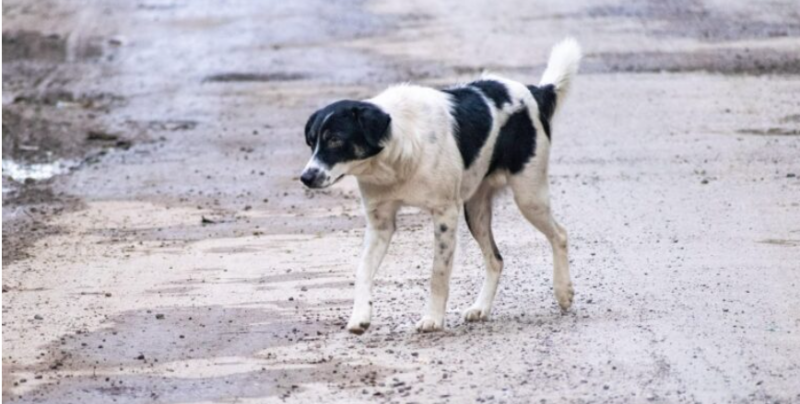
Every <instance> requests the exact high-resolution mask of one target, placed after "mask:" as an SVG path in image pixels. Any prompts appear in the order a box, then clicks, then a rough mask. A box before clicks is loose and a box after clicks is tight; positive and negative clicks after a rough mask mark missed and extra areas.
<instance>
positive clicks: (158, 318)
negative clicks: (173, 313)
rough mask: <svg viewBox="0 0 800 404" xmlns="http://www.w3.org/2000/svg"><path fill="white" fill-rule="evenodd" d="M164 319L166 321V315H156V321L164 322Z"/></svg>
mask: <svg viewBox="0 0 800 404" xmlns="http://www.w3.org/2000/svg"><path fill="white" fill-rule="evenodd" d="M163 319H164V315H163V314H161V313H159V314H156V320H163Z"/></svg>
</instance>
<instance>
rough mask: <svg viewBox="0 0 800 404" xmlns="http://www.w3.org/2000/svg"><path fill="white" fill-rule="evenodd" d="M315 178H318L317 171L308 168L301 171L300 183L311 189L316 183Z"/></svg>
mask: <svg viewBox="0 0 800 404" xmlns="http://www.w3.org/2000/svg"><path fill="white" fill-rule="evenodd" d="M317 177H319V169H316V168H309V169H307V170H305V171H303V174H302V175H301V176H300V181H302V182H303V184H305V185H306V186H307V187H313V186H314V183H315V182H316V181H317Z"/></svg>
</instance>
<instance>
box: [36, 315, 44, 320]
mask: <svg viewBox="0 0 800 404" xmlns="http://www.w3.org/2000/svg"><path fill="white" fill-rule="evenodd" d="M33 319H34V320H44V317H42V316H40V315H38V314H37V315H35V316H33Z"/></svg>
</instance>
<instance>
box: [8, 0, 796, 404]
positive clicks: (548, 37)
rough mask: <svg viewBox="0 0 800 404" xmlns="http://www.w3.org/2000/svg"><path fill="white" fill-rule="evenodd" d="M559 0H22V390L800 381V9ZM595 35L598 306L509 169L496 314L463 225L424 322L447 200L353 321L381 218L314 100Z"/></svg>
mask: <svg viewBox="0 0 800 404" xmlns="http://www.w3.org/2000/svg"><path fill="white" fill-rule="evenodd" d="M541 3H544V2H541ZM550 3H557V2H547V4H537V2H526V1H509V2H497V1H495V2H486V1H457V0H446V1H441V2H428V1H399V0H390V1H385V2H361V1H357V0H341V1H335V2H329V1H323V0H311V1H303V2H294V1H292V2H289V1H270V2H244V1H239V2H210V1H194V0H193V1H188V0H178V1H160V0H142V1H136V2H129V1H120V0H102V1H97V2H90V3H84V2H79V1H71V0H59V1H55V0H47V1H44V0H43V1H36V2H28V1H23V0H11V1H5V2H4V4H3V30H4V32H3V84H4V86H3V226H4V228H3V399H4V402H12V403H13V402H19V403H82V404H85V403H109V402H116V403H185V402H192V403H210V402H226V403H263V402H281V401H285V402H298V403H299V402H309V403H318V402H341V403H355V402H403V403H405V402H409V403H410V402H419V403H421V402H425V403H428V402H443V403H447V402H449V403H463V402H484V403H491V402H497V403H533V402H536V403H546V402H574V403H589V402H656V403H658V402H662V403H675V402H681V403H682V402H687V403H688V402H691V403H695V402H700V403H728V402H735V403H751V402H765V403H766V402H769V403H790V402H800V383H798V382H797V381H798V380H800V264H798V262H800V178H798V177H799V176H800V137H798V135H800V80H798V78H800V23H798V21H800V14H799V13H800V9H798V8H797V7H796V4H793V3H794V2H793V1H791V0H785V1H773V2H769V3H764V2H747V1H738V0H737V1H724V2H723V1H719V0H702V1H700V0H687V1H683V2H680V3H677V4H672V3H671V2H670V4H666V5H665V4H662V3H663V2H644V1H638V0H637V1H633V2H628V3H627V5H624V6H621V5H619V4H617V3H616V2H611V1H602V2H596V1H579V2H561V3H565V4H558V5H557V4H550ZM762 3H763V4H762ZM567 35H572V36H575V37H576V38H578V40H579V41H580V42H581V43H582V45H583V47H584V49H585V51H586V58H585V60H584V63H583V66H582V71H581V73H580V74H579V77H578V78H577V81H576V85H575V88H574V93H573V95H572V96H571V98H570V99H569V100H568V102H567V104H566V106H565V108H564V109H563V110H562V111H561V115H560V117H559V119H558V120H557V122H556V123H555V126H554V140H553V143H554V144H553V151H552V159H551V167H552V171H551V177H552V179H551V183H552V186H551V190H552V193H553V204H554V208H555V212H556V215H557V217H558V218H559V220H560V221H561V222H562V223H563V225H564V226H565V227H566V228H567V229H568V230H569V232H570V235H571V268H572V271H573V275H574V279H573V281H574V283H575V289H576V302H575V305H574V308H573V309H572V310H571V311H570V312H569V313H568V314H566V315H562V314H560V312H559V310H558V307H557V305H556V303H555V301H554V299H553V297H552V290H551V276H552V275H551V272H552V270H551V268H552V266H551V265H552V264H551V255H550V252H549V249H548V247H547V245H546V242H545V240H544V239H543V237H542V236H541V235H539V234H537V233H536V232H535V231H534V230H533V229H532V228H531V227H530V226H529V225H528V224H527V222H525V221H524V220H523V219H522V217H521V216H520V214H519V213H518V212H517V211H516V209H515V208H514V207H513V203H511V201H510V200H509V198H508V195H504V196H502V197H501V198H499V200H498V201H497V203H496V220H495V225H494V227H495V234H496V237H497V239H498V244H499V246H500V249H501V250H502V252H503V256H504V257H505V259H506V267H505V268H506V269H505V272H504V274H503V278H502V280H501V286H500V292H499V296H498V299H497V303H496V308H495V309H494V312H493V317H492V319H491V320H490V321H488V322H486V323H480V324H465V323H464V322H463V321H462V320H461V316H460V312H461V310H463V309H464V308H465V307H467V306H468V305H469V303H471V301H472V300H473V299H474V297H475V295H476V294H477V292H478V288H479V286H480V283H481V280H482V272H483V263H482V262H483V261H482V259H481V257H480V252H479V251H478V248H477V246H476V245H475V243H474V241H472V240H471V238H470V237H469V236H468V233H467V231H466V229H465V226H461V228H460V229H459V232H460V241H459V254H458V260H457V267H456V269H455V271H454V276H453V286H452V291H451V300H450V304H449V311H448V317H447V331H445V332H442V333H437V334H431V335H419V334H417V333H415V332H414V330H413V324H414V322H415V321H416V320H417V319H418V316H419V315H420V313H421V312H422V309H423V305H424V299H425V296H426V293H427V280H428V274H429V270H430V269H429V267H430V264H431V257H432V251H431V247H430V244H431V240H432V229H431V225H430V223H429V219H428V216H427V215H426V214H425V213H423V212H418V211H415V210H406V211H403V212H402V213H401V216H400V220H399V228H400V231H399V232H398V234H397V236H396V237H395V241H394V243H393V245H392V247H391V249H390V251H389V255H388V256H387V258H386V260H385V264H384V265H383V267H382V268H381V270H380V273H379V281H378V283H377V292H376V297H377V299H376V301H375V317H374V319H373V323H372V327H371V328H370V330H369V332H368V333H366V334H365V335H362V336H353V335H349V334H347V333H346V332H344V331H343V328H344V325H345V322H346V320H347V317H348V315H349V310H350V305H351V302H352V282H353V278H354V275H353V271H354V269H355V265H356V262H357V257H358V254H359V248H360V245H361V237H362V235H363V230H362V228H363V219H362V218H361V215H360V211H359V202H358V195H357V193H356V189H355V185H354V183H353V182H352V181H349V180H348V181H345V182H344V183H343V184H341V185H338V186H336V187H334V188H332V189H330V190H326V191H322V192H310V191H307V190H305V189H303V188H302V187H301V185H300V184H299V182H298V180H297V176H298V174H299V172H300V170H301V168H302V167H303V165H304V164H305V161H306V159H307V158H308V154H309V151H308V150H307V149H306V146H305V144H304V141H303V138H302V127H303V125H304V124H305V120H306V118H307V117H308V115H309V114H310V113H311V112H312V111H313V110H314V109H316V108H318V107H320V106H322V105H324V104H325V103H327V102H330V101H333V100H337V99H341V98H365V97H368V96H369V95H371V94H373V93H375V92H377V91H380V90H381V89H382V88H384V87H385V86H386V85H388V84H390V83H394V82H398V81H413V82H417V83H422V84H428V85H444V84H447V83H453V82H456V81H459V80H468V79H470V78H472V77H474V76H475V75H476V74H478V73H479V72H480V71H482V70H483V69H490V70H492V71H494V72H497V73H500V74H505V75H508V76H510V77H512V78H515V79H519V80H521V81H527V82H531V83H535V82H537V81H538V79H539V75H540V74H541V72H542V70H543V66H544V62H545V60H546V57H547V53H548V49H549V47H550V46H551V45H552V44H553V43H555V42H556V41H557V40H559V39H561V38H563V37H565V36H567ZM37 164H38V165H37ZM53 173H62V174H60V175H56V176H55V177H52V178H49V177H50V175H51V174H53ZM12 174H13V176H12Z"/></svg>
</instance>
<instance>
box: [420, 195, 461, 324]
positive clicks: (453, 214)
mask: <svg viewBox="0 0 800 404" xmlns="http://www.w3.org/2000/svg"><path fill="white" fill-rule="evenodd" d="M460 208H461V205H460V204H454V205H452V206H448V207H445V208H443V209H434V210H433V225H434V235H435V237H434V238H435V240H436V244H435V245H434V253H433V274H431V298H430V301H429V302H428V309H427V314H425V316H423V317H422V320H420V321H419V322H418V323H417V330H418V331H421V332H431V331H438V330H441V329H442V328H444V316H445V312H446V310H447V297H448V295H449V293H450V273H451V272H452V269H453V256H454V253H455V250H456V234H457V231H456V227H457V226H458V215H459V212H460Z"/></svg>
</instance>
